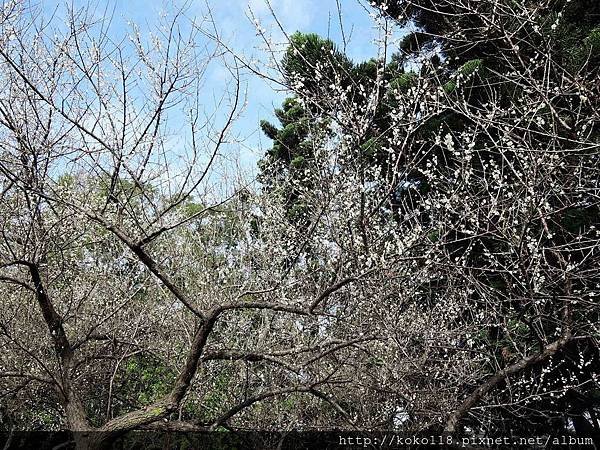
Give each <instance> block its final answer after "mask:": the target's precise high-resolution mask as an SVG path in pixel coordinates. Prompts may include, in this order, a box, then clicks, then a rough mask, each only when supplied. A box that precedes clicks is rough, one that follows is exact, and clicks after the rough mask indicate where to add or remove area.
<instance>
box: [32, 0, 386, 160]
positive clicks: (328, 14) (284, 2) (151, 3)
mask: <svg viewBox="0 0 600 450" xmlns="http://www.w3.org/2000/svg"><path fill="white" fill-rule="evenodd" d="M38 1H39V2H40V3H41V4H42V7H43V8H44V10H45V11H47V12H49V11H52V10H54V9H55V8H57V6H58V7H59V11H60V5H64V4H65V3H64V1H58V0H38ZM182 1H183V0H182ZM182 1H174V0H165V1H162V0H105V1H102V0H96V1H95V5H96V13H97V14H99V15H101V14H102V13H103V12H104V11H105V10H108V11H113V10H114V16H113V19H112V25H111V26H112V30H111V32H112V33H115V34H125V33H127V32H128V31H129V28H128V25H127V23H128V22H134V23H136V24H137V25H139V27H140V30H141V31H142V33H143V32H144V30H147V29H149V28H151V27H152V26H153V25H154V24H156V22H157V18H158V16H159V14H161V12H164V11H165V10H169V9H170V8H171V6H172V5H173V4H174V3H176V4H181V3H182ZM71 2H73V3H74V4H75V6H77V5H80V4H85V3H87V0H70V1H69V3H71ZM339 3H340V5H341V9H342V17H343V21H342V22H343V26H344V32H345V36H346V39H347V41H348V46H347V48H346V53H347V54H348V56H350V57H351V58H352V59H354V60H355V61H362V60H366V59H369V58H371V57H374V56H376V55H377V47H376V45H375V44H374V39H375V38H376V37H377V30H376V29H375V28H374V22H373V19H372V18H371V17H370V15H369V13H370V12H371V13H372V12H373V11H372V9H370V7H369V6H368V2H367V1H364V0H362V1H360V0H339ZM271 5H272V7H273V10H274V11H275V13H276V15H277V18H278V20H279V21H280V22H281V24H282V25H283V28H284V29H285V31H286V32H287V33H288V34H292V33H293V32H295V31H302V32H314V33H318V34H320V35H322V36H328V37H329V38H330V39H332V40H333V41H335V42H337V43H338V44H339V45H340V47H341V46H342V38H341V31H340V26H339V19H338V9H337V6H336V0H271ZM207 7H210V9H211V11H212V14H213V17H214V19H215V22H216V25H217V27H218V29H219V30H220V33H221V35H222V37H223V38H224V39H225V40H226V41H227V43H228V45H229V46H230V47H231V48H232V49H233V50H234V51H235V52H236V53H238V54H243V55H245V56H246V57H248V58H249V57H252V56H254V57H257V58H261V56H262V57H263V58H264V54H262V55H261V50H260V46H261V39H260V37H259V36H257V33H256V28H255V25H254V24H253V22H252V21H251V20H250V18H249V11H250V10H251V11H252V12H253V14H254V16H255V17H256V18H257V19H258V20H259V21H260V23H261V26H262V28H264V29H266V30H267V33H268V34H272V35H273V37H274V40H275V41H276V42H277V41H279V42H282V41H283V36H282V35H281V32H280V31H279V30H278V27H277V26H276V25H275V23H274V21H273V19H272V16H271V13H270V11H269V8H268V6H267V4H266V3H265V1H264V0H229V1H222V0H190V1H189V8H188V12H187V15H188V16H198V17H201V16H202V15H203V14H205V13H206V10H207ZM223 83H224V77H223V69H222V68H219V67H217V66H214V67H213V69H212V70H211V71H209V73H208V74H207V80H206V84H205V87H204V88H205V89H206V90H208V91H209V92H212V93H214V95H215V96H216V97H218V96H219V94H220V92H222V91H223V88H224V85H223ZM245 83H246V86H247V107H246V110H245V113H244V115H243V117H242V118H241V119H240V120H239V121H238V122H237V123H236V125H235V132H236V133H237V134H238V135H240V136H241V137H243V138H244V141H245V145H244V146H239V148H238V149H237V151H238V153H239V156H240V161H241V162H242V164H243V165H244V167H245V168H246V169H250V170H253V169H254V168H255V166H256V161H257V160H258V159H260V157H261V155H262V153H263V151H264V149H266V148H268V147H269V146H270V142H269V140H268V139H266V138H265V137H264V136H263V135H262V133H261V132H260V131H259V122H260V120H261V119H267V120H272V119H273V109H274V108H275V107H278V106H279V105H280V104H281V102H282V100H283V99H284V98H285V96H286V93H285V92H282V91H281V90H277V89H276V88H277V86H272V85H269V84H268V83H267V82H266V81H264V80H261V79H258V78H257V77H252V76H247V77H245Z"/></svg>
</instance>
